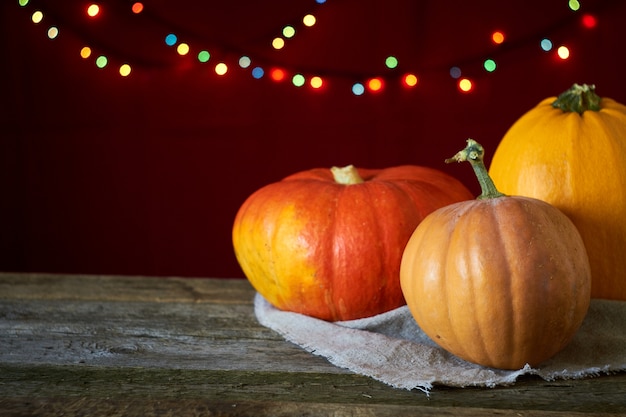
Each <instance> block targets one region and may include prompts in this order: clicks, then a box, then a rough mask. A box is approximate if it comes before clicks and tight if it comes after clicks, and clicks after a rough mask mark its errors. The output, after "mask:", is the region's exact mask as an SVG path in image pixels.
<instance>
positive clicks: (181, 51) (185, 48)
mask: <svg viewBox="0 0 626 417" xmlns="http://www.w3.org/2000/svg"><path fill="white" fill-rule="evenodd" d="M176 52H178V55H187V54H188V53H189V45H188V44H186V43H184V42H182V43H180V44H178V46H177V47H176Z"/></svg>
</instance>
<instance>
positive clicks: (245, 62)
mask: <svg viewBox="0 0 626 417" xmlns="http://www.w3.org/2000/svg"><path fill="white" fill-rule="evenodd" d="M250 64H252V60H251V59H250V58H249V57H247V56H245V55H244V56H242V57H241V58H239V66H240V67H241V68H248V67H249V66H250Z"/></svg>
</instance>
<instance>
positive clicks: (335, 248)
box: [232, 166, 472, 321]
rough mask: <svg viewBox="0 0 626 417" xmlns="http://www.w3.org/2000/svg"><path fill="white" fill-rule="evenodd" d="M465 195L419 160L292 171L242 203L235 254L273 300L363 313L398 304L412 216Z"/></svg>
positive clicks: (300, 307)
mask: <svg viewBox="0 0 626 417" xmlns="http://www.w3.org/2000/svg"><path fill="white" fill-rule="evenodd" d="M468 198H472V196H471V193H470V192H469V190H468V189H467V188H466V187H465V186H463V185H462V184H461V183H460V182H459V181H458V180H456V179H454V178H452V177H451V176H449V175H447V174H444V173H443V172H440V171H438V170H434V169H431V168H426V167H417V166H400V167H394V168H387V169H383V170H370V169H358V170H357V169H355V168H354V167H352V166H348V167H345V168H343V169H341V168H333V169H332V170H330V169H322V168H319V169H313V170H309V171H305V172H300V173H297V174H294V175H291V176H289V177H287V178H285V179H283V180H282V181H279V182H276V183H273V184H270V185H267V186H265V187H263V188H261V189H259V190H258V191H256V192H255V193H253V194H252V195H251V196H250V197H249V198H248V199H247V200H246V201H245V202H244V203H243V205H242V206H241V208H240V209H239V211H238V213H237V216H236V218H235V222H234V225H233V234H232V237H233V246H234V249H235V255H236V257H237V260H238V261H239V264H240V266H241V268H242V270H243V272H244V273H245V275H246V277H247V278H248V280H249V281H250V283H251V284H252V285H253V287H254V288H255V289H256V290H257V291H258V292H259V293H260V294H261V295H263V296H264V297H265V298H266V299H267V300H268V301H269V302H270V303H271V304H273V305H274V306H276V307H277V308H280V309H282V310H288V311H293V312H298V313H302V314H306V315H309V316H313V317H317V318H321V319H324V320H333V321H336V320H351V319H356V318H362V317H367V316H372V315H375V314H378V313H382V312H384V311H388V310H391V309H393V308H397V307H399V306H401V305H404V298H403V296H402V291H401V289H400V278H399V269H400V259H401V257H402V251H403V249H404V245H405V244H406V242H407V240H408V239H409V236H410V235H411V233H412V232H413V230H414V229H415V227H416V226H417V224H418V223H419V222H420V221H421V220H422V218H424V217H425V216H426V215H427V214H428V213H430V212H432V211H433V210H435V209H437V208H439V207H442V206H444V205H447V204H450V203H453V202H456V201H461V200H465V199H468Z"/></svg>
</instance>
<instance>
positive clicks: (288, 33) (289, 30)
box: [283, 26, 296, 38]
mask: <svg viewBox="0 0 626 417" xmlns="http://www.w3.org/2000/svg"><path fill="white" fill-rule="evenodd" d="M295 34H296V30H295V29H294V27H293V26H285V27H284V28H283V36H284V37H285V38H293V36H294V35H295Z"/></svg>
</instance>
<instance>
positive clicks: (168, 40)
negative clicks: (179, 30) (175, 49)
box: [165, 33, 178, 46]
mask: <svg viewBox="0 0 626 417" xmlns="http://www.w3.org/2000/svg"><path fill="white" fill-rule="evenodd" d="M176 42H178V37H177V36H176V35H174V34H173V33H170V34H169V35H167V36H166V37H165V44H166V45H167V46H174V45H176Z"/></svg>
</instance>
